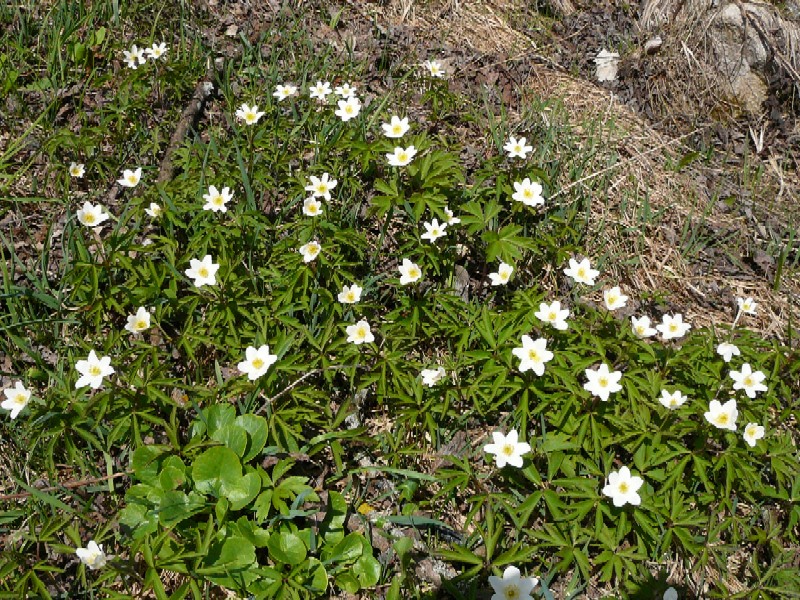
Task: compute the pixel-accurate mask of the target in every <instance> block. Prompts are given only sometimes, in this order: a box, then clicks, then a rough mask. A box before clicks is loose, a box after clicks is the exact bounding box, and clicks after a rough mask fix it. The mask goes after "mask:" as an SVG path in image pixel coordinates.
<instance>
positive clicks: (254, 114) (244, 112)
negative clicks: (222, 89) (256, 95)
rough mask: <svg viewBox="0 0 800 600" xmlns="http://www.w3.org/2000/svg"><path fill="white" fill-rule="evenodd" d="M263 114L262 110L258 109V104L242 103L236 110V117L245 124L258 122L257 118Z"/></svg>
mask: <svg viewBox="0 0 800 600" xmlns="http://www.w3.org/2000/svg"><path fill="white" fill-rule="evenodd" d="M263 116H264V112H263V111H262V112H259V111H258V106H256V105H255V104H253V106H248V105H247V104H242V105H241V106H240V107H239V108H238V109H237V110H236V118H237V119H240V120H242V121H244V122H245V125H255V124H256V123H258V120H259V119H260V118H261V117H263Z"/></svg>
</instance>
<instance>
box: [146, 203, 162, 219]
mask: <svg viewBox="0 0 800 600" xmlns="http://www.w3.org/2000/svg"><path fill="white" fill-rule="evenodd" d="M144 212H145V213H146V214H147V215H148V216H149V217H150V218H153V219H158V218H159V217H160V216H161V215H162V214H164V209H163V208H161V205H159V204H156V203H155V202H151V203H150V206H149V207H147V208H145V209H144Z"/></svg>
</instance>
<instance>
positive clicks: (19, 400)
mask: <svg viewBox="0 0 800 600" xmlns="http://www.w3.org/2000/svg"><path fill="white" fill-rule="evenodd" d="M27 401H28V399H27V398H26V397H25V395H24V394H17V395H16V396H14V398H13V399H12V402H14V403H15V404H25V403H26V402H27Z"/></svg>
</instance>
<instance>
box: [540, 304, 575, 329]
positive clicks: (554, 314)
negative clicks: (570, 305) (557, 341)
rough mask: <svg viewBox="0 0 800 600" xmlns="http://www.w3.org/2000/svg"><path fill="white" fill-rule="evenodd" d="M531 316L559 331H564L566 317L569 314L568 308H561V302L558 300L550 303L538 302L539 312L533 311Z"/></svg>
mask: <svg viewBox="0 0 800 600" xmlns="http://www.w3.org/2000/svg"><path fill="white" fill-rule="evenodd" d="M533 316H534V317H536V318H537V319H539V320H540V321H544V322H545V323H550V325H552V326H553V327H555V328H556V329H558V330H559V331H564V330H565V329H567V327H568V325H567V321H566V319H567V317H568V316H569V310H568V309H566V308H564V309H562V308H561V302H560V301H558V300H556V301H555V302H553V303H552V304H547V303H546V302H540V303H539V312H537V313H534V314H533Z"/></svg>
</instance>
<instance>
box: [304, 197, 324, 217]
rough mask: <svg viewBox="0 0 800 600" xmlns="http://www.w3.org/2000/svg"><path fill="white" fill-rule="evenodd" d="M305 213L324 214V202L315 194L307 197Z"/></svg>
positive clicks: (314, 215) (308, 215)
mask: <svg viewBox="0 0 800 600" xmlns="http://www.w3.org/2000/svg"><path fill="white" fill-rule="evenodd" d="M303 214H304V215H306V216H307V217H318V216H319V215H321V214H322V202H320V201H319V200H317V199H316V198H315V197H314V196H310V197H308V198H306V199H305V200H303Z"/></svg>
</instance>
